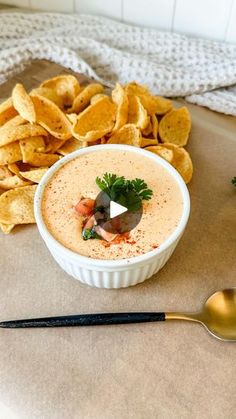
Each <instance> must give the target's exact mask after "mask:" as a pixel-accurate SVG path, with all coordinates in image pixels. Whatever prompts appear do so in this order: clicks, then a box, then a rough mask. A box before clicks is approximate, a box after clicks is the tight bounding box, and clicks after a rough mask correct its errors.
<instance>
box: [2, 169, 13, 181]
mask: <svg viewBox="0 0 236 419" xmlns="http://www.w3.org/2000/svg"><path fill="white" fill-rule="evenodd" d="M9 176H12V172H11V171H10V170H9V167H7V166H0V180H3V179H6V178H8V177H9Z"/></svg>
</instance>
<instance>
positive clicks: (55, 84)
mask: <svg viewBox="0 0 236 419" xmlns="http://www.w3.org/2000/svg"><path fill="white" fill-rule="evenodd" d="M40 87H44V88H45V87H47V88H50V89H52V90H53V91H55V92H56V94H57V96H58V97H60V98H61V100H62V103H63V105H64V106H71V105H72V103H73V101H74V99H75V98H76V96H78V94H79V92H80V90H81V87H80V84H79V82H78V80H77V78H76V77H75V76H72V75H71V74H68V75H65V74H64V75H61V76H57V77H53V78H52V79H49V80H45V81H44V82H43V83H41V85H40ZM49 99H50V98H49Z"/></svg>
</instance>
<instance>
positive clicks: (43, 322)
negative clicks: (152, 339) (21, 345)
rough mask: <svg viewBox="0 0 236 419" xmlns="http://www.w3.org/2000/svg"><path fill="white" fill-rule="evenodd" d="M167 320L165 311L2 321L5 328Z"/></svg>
mask: <svg viewBox="0 0 236 419" xmlns="http://www.w3.org/2000/svg"><path fill="white" fill-rule="evenodd" d="M159 321H165V313H153V312H151V313H149V312H143V313H101V314H78V315H73V316H59V317H42V318H38V319H25V320H10V321H5V322H0V327H3V328H12V329H16V328H26V327H67V326H99V325H111V324H128V323H144V322H159Z"/></svg>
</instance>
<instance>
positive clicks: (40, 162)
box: [28, 153, 60, 167]
mask: <svg viewBox="0 0 236 419" xmlns="http://www.w3.org/2000/svg"><path fill="white" fill-rule="evenodd" d="M59 159H60V156H58V154H48V153H47V154H46V153H33V154H32V155H31V157H30V158H29V159H28V163H29V164H30V165H31V166H34V167H50V166H52V165H53V164H54V163H56V161H57V160H59Z"/></svg>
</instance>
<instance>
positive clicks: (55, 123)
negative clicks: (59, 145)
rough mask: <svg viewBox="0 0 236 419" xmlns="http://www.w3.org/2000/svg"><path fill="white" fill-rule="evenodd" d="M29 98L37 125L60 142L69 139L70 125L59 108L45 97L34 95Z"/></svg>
mask: <svg viewBox="0 0 236 419" xmlns="http://www.w3.org/2000/svg"><path fill="white" fill-rule="evenodd" d="M31 98H32V101H33V104H34V107H35V110H36V121H37V123H38V124H39V125H42V127H44V128H45V129H46V130H47V131H48V132H50V134H52V135H53V136H54V137H56V138H59V139H60V140H68V139H69V138H71V136H72V135H71V124H70V122H69V121H68V119H67V118H66V116H65V114H64V113H63V112H62V111H61V110H60V108H59V107H58V106H57V105H55V103H53V102H52V101H51V100H49V99H47V98H46V97H43V96H40V95H34V96H31Z"/></svg>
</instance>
